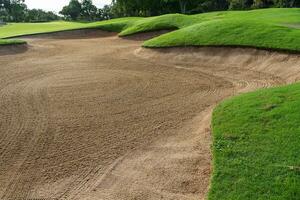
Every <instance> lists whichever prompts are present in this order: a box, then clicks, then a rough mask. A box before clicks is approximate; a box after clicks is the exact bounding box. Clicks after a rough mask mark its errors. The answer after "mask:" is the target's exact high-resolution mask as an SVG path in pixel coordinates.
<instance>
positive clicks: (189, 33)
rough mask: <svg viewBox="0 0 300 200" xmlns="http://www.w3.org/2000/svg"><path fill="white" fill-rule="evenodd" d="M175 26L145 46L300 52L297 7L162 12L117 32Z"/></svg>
mask: <svg viewBox="0 0 300 200" xmlns="http://www.w3.org/2000/svg"><path fill="white" fill-rule="evenodd" d="M161 29H177V30H175V31H172V32H170V33H167V34H164V35H161V36H159V37H156V38H154V39H151V40H148V41H146V42H145V43H144V46H145V47H173V46H247V47H256V48H264V49H277V50H290V51H300V9H263V10H252V11H227V12H213V13H206V14H198V15H191V16H186V15H180V14H173V15H164V16H159V17H152V18H146V19H142V20H138V21H136V22H134V23H132V24H131V25H129V26H126V27H125V29H124V30H123V31H122V32H121V33H120V35H121V36H126V35H130V34H134V33H139V32H145V31H151V30H161Z"/></svg>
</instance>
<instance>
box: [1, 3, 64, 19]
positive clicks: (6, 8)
mask: <svg viewBox="0 0 300 200" xmlns="http://www.w3.org/2000/svg"><path fill="white" fill-rule="evenodd" d="M24 2H25V1H24V0H0V21H4V22H47V21H53V20H58V19H60V17H59V16H58V15H56V14H55V13H53V12H46V11H43V10H40V9H32V10H30V9H27V6H26V4H25V3H24Z"/></svg>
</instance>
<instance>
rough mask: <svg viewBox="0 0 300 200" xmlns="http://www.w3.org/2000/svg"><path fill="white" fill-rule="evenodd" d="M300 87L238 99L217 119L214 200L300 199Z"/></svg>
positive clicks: (221, 108) (221, 110)
mask: <svg viewBox="0 0 300 200" xmlns="http://www.w3.org/2000/svg"><path fill="white" fill-rule="evenodd" d="M299 121H300V84H294V85H290V86H285V87H279V88H273V89H267V90H259V91H257V92H253V93H249V94H244V95H241V96H237V97H234V98H232V99H230V100H227V101H225V102H223V103H222V104H221V105H219V106H218V107H217V108H216V109H215V111H214V114H213V137H214V142H213V156H214V173H213V179H212V185H211V190H210V194H209V199H210V200H219V199H222V200H227V199H228V200H229V199H234V200H238V199H240V200H248V199H249V200H250V199H251V200H252V199H256V200H266V199H268V200H271V199H272V200H273V199H274V200H275V199H276V200H287V199H289V200H298V199H299V197H300V126H299Z"/></svg>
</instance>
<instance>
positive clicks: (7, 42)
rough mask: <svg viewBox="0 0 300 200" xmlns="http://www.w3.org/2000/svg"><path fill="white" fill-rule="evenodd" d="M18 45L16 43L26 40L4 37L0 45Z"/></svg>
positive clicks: (23, 42) (22, 42)
mask: <svg viewBox="0 0 300 200" xmlns="http://www.w3.org/2000/svg"><path fill="white" fill-rule="evenodd" d="M12 44H14V45H16V44H26V42H25V41H22V40H3V39H0V45H12Z"/></svg>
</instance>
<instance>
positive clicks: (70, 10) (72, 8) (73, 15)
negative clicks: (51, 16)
mask: <svg viewBox="0 0 300 200" xmlns="http://www.w3.org/2000/svg"><path fill="white" fill-rule="evenodd" d="M59 13H60V14H62V15H64V16H65V18H67V19H71V20H77V19H78V18H79V16H80V14H81V3H80V2H79V1H78V0H71V1H70V3H69V5H67V6H64V7H63V9H62V11H60V12H59Z"/></svg>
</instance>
